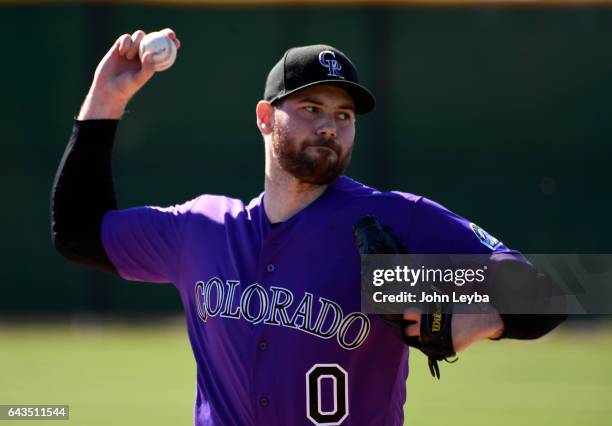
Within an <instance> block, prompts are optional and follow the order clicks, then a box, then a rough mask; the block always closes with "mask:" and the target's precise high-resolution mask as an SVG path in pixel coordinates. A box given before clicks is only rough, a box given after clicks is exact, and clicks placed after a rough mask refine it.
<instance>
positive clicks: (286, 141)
mask: <svg viewBox="0 0 612 426" xmlns="http://www.w3.org/2000/svg"><path fill="white" fill-rule="evenodd" d="M272 149H273V153H274V156H275V157H276V158H277V159H278V163H279V164H280V166H281V168H282V169H283V170H285V171H286V172H287V173H289V174H291V175H292V176H293V177H295V178H296V179H298V180H299V181H300V182H304V183H310V184H314V185H327V184H329V183H331V182H332V181H334V179H336V178H337V177H338V176H340V175H341V174H342V173H344V171H345V170H346V168H347V167H348V165H349V163H350V161H351V153H352V147H351V148H350V149H347V150H345V151H344V152H343V150H342V147H341V146H340V144H339V143H338V142H337V141H336V140H335V139H333V138H328V137H326V136H322V135H320V136H317V135H313V136H312V137H311V138H308V139H297V138H294V137H292V136H291V135H289V133H288V132H287V131H286V130H285V129H283V128H282V127H281V126H280V125H276V124H275V125H274V129H273V133H272Z"/></svg>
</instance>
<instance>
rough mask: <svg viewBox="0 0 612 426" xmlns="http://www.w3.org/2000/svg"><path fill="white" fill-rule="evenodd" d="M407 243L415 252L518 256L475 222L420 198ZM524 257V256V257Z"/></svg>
mask: <svg viewBox="0 0 612 426" xmlns="http://www.w3.org/2000/svg"><path fill="white" fill-rule="evenodd" d="M415 207H416V210H415V217H414V220H413V221H412V226H411V227H410V234H409V235H408V236H407V240H408V241H410V245H411V249H412V250H411V251H412V252H413V253H424V254H425V253H448V254H452V253H455V254H460V253H466V254H467V253H470V254H477V253H483V254H485V253H516V254H518V252H515V251H512V250H510V249H509V248H508V247H506V246H505V245H504V244H503V243H502V242H501V241H499V240H498V239H497V238H495V237H494V236H492V235H491V234H489V233H488V232H487V231H485V230H484V229H482V228H481V227H479V226H478V225H476V224H475V223H473V222H470V221H469V220H467V219H465V218H463V217H461V216H459V215H458V214H456V213H454V212H452V211H450V210H448V209H447V208H446V207H444V206H442V205H440V204H438V203H436V202H434V201H432V200H430V199H427V198H425V197H421V198H420V199H419V200H418V201H417V202H416V205H415ZM521 257H522V256H521Z"/></svg>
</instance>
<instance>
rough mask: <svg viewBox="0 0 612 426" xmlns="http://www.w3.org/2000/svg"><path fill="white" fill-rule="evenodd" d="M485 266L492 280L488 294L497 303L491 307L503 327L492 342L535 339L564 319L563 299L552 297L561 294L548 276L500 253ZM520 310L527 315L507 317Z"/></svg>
mask: <svg viewBox="0 0 612 426" xmlns="http://www.w3.org/2000/svg"><path fill="white" fill-rule="evenodd" d="M488 266H489V271H490V273H491V274H492V276H493V278H492V283H491V284H492V287H491V289H490V291H491V292H492V293H493V294H494V295H495V298H496V299H497V300H498V302H497V303H494V304H493V305H494V307H495V308H496V309H497V311H498V312H499V313H500V317H501V319H502V321H503V323H504V331H503V334H502V335H501V336H500V337H498V338H496V339H494V340H498V339H502V338H509V339H521V340H529V339H537V338H539V337H542V336H543V335H545V334H546V333H548V332H549V331H551V330H553V329H554V328H555V327H557V326H558V325H559V324H561V323H562V322H563V321H565V320H566V319H567V314H566V313H565V312H567V307H566V304H565V302H564V299H557V298H552V297H551V296H553V295H555V294H561V293H560V290H559V289H558V286H557V284H556V283H555V282H554V280H553V279H552V278H551V277H550V276H549V275H548V274H546V273H544V272H543V271H540V270H538V269H536V268H534V267H533V266H532V265H530V264H528V263H525V262H521V261H517V260H514V259H511V258H507V257H506V256H505V254H503V253H501V254H499V255H493V256H492V257H491V261H490V263H489V265H488ZM527 303H528V304H529V307H527V306H525V305H524V304H527ZM518 304H520V305H518ZM523 309H524V310H525V312H529V313H520V314H519V313H507V312H517V311H521V310H523Z"/></svg>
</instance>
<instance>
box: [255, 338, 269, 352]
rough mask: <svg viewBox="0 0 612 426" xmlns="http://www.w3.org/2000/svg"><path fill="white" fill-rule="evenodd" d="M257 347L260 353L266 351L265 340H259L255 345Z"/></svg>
mask: <svg viewBox="0 0 612 426" xmlns="http://www.w3.org/2000/svg"><path fill="white" fill-rule="evenodd" d="M257 347H258V348H259V350H260V351H262V352H263V351H265V350H266V349H268V342H266V341H265V340H260V341H259V344H258V345H257Z"/></svg>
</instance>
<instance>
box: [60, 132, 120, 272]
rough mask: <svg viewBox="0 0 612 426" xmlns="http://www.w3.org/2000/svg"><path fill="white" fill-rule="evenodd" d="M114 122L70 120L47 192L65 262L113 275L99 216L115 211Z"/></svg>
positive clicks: (114, 270) (113, 268)
mask: <svg viewBox="0 0 612 426" xmlns="http://www.w3.org/2000/svg"><path fill="white" fill-rule="evenodd" d="M118 122H119V121H118V120H86V121H78V120H75V121H74V126H73V128H72V134H71V135H70V140H69V141H68V146H67V147H66V150H65V152H64V156H63V157H62V160H61V162H60V165H59V167H58V170H57V174H56V176H55V180H54V181H53V189H52V193H51V235H52V240H53V244H54V246H55V248H56V249H57V250H58V251H59V252H60V253H61V254H62V255H63V256H64V257H66V258H67V259H70V260H72V261H74V262H77V263H79V264H82V265H85V266H89V267H93V268H95V269H100V270H103V271H107V272H112V273H115V274H116V273H117V271H116V269H115V267H114V266H113V264H112V263H111V261H110V260H109V258H108V256H107V255H106V252H105V251H104V247H103V245H102V239H101V236H100V229H101V226H102V218H103V217H104V214H105V213H106V212H108V211H109V210H114V209H116V208H117V201H116V199H115V190H114V187H113V178H112V172H111V157H112V150H113V142H114V137H115V132H116V130H117V124H118Z"/></svg>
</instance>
